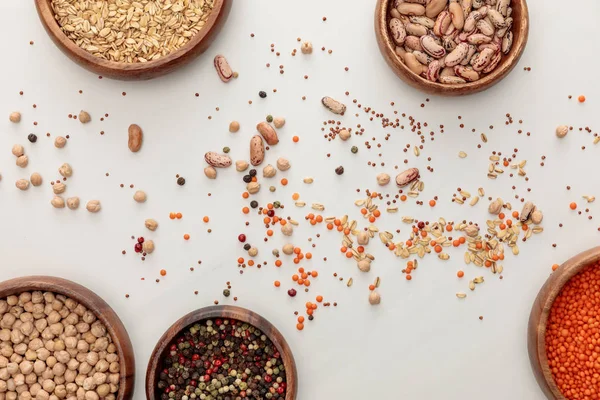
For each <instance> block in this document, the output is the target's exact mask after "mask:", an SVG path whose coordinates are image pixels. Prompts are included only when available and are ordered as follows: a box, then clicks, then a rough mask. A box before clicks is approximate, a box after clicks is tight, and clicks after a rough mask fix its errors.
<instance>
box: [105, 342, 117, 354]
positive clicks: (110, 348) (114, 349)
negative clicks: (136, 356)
mask: <svg viewBox="0 0 600 400" xmlns="http://www.w3.org/2000/svg"><path fill="white" fill-rule="evenodd" d="M106 351H108V352H109V353H111V354H112V353H116V352H117V346H115V344H114V343H111V344H109V345H108V348H107V349H106Z"/></svg>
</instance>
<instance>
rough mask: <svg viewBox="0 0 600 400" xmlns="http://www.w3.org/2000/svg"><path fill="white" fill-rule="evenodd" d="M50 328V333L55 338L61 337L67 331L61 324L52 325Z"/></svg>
mask: <svg viewBox="0 0 600 400" xmlns="http://www.w3.org/2000/svg"><path fill="white" fill-rule="evenodd" d="M48 328H50V332H52V334H53V335H54V336H60V335H62V333H63V332H64V331H65V326H64V325H63V324H60V323H56V324H52V325H50V326H49V327H48Z"/></svg>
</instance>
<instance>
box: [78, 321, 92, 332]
mask: <svg viewBox="0 0 600 400" xmlns="http://www.w3.org/2000/svg"><path fill="white" fill-rule="evenodd" d="M75 328H77V332H79V333H86V332H88V331H89V330H90V325H89V324H88V323H86V322H80V323H78V324H77V325H75Z"/></svg>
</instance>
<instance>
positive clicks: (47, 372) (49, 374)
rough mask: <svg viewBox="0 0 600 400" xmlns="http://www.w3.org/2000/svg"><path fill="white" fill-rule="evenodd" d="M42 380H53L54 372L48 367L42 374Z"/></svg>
mask: <svg viewBox="0 0 600 400" xmlns="http://www.w3.org/2000/svg"><path fill="white" fill-rule="evenodd" d="M42 379H54V372H52V370H51V369H50V368H49V367H48V368H46V370H45V371H44V372H42Z"/></svg>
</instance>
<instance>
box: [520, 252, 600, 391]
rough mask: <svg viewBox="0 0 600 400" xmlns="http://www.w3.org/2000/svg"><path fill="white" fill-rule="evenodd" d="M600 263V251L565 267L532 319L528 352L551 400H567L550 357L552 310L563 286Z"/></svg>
mask: <svg viewBox="0 0 600 400" xmlns="http://www.w3.org/2000/svg"><path fill="white" fill-rule="evenodd" d="M598 260H600V247H595V248H593V249H590V250H587V251H585V252H583V253H581V254H578V255H576V256H575V257H573V258H571V259H569V260H568V261H567V262H565V263H564V264H562V265H561V266H560V267H559V268H558V269H557V270H556V271H554V272H553V273H552V275H550V277H549V278H548V280H547V281H546V283H545V284H544V286H542V288H541V289H540V292H539V293H538V295H537V297H536V299H535V302H534V303H533V307H532V308H531V314H530V315H529V325H528V328H527V349H528V351H529V361H530V362H531V368H532V369H533V373H534V375H535V379H536V380H537V382H538V384H539V385H540V387H541V388H542V391H543V392H544V393H545V394H546V397H547V398H548V399H550V400H567V398H566V397H565V396H563V395H562V394H561V392H560V390H559V389H558V387H557V386H556V383H555V382H554V378H553V377H552V372H551V371H550V367H549V366H548V357H547V356H546V326H547V323H548V317H549V315H550V309H551V308H552V304H553V303H554V300H556V297H557V296H558V295H559V293H560V291H561V290H562V288H563V286H564V285H565V284H566V283H567V282H568V281H569V280H570V279H571V278H573V277H574V276H575V275H577V274H578V273H579V272H580V271H581V270H582V269H583V268H585V267H586V266H588V265H590V264H594V263H596V262H597V261H598Z"/></svg>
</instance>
